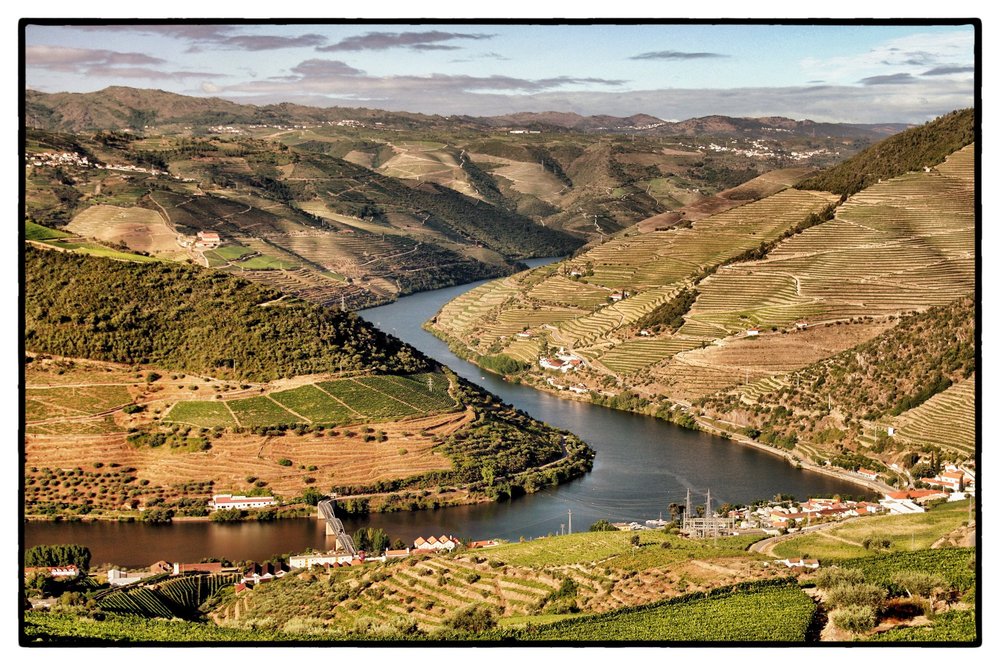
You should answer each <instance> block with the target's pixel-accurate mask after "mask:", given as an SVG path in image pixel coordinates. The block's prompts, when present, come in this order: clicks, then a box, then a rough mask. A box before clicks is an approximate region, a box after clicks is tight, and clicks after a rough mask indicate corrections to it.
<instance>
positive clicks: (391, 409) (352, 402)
mask: <svg viewBox="0 0 1000 666" xmlns="http://www.w3.org/2000/svg"><path fill="white" fill-rule="evenodd" d="M317 386H319V387H320V388H321V389H323V390H324V391H326V392H327V393H329V394H330V395H332V396H333V397H335V398H337V399H338V400H341V401H342V402H343V403H344V404H346V405H347V406H348V407H350V408H351V409H353V410H354V411H356V412H358V413H359V414H364V415H365V416H369V417H371V418H375V419H390V418H402V417H406V416H413V415H414V414H419V413H420V412H421V410H420V409H418V408H417V407H414V406H412V405H408V404H406V403H404V402H401V401H399V400H396V399H394V398H392V397H390V396H389V395H386V394H384V393H381V392H379V391H377V390H373V389H372V388H371V387H369V386H367V385H365V384H362V383H360V382H357V381H354V380H350V379H347V380H341V381H336V382H320V383H319V384H317Z"/></svg>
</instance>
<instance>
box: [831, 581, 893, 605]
mask: <svg viewBox="0 0 1000 666" xmlns="http://www.w3.org/2000/svg"><path fill="white" fill-rule="evenodd" d="M885 597H886V591H885V588H882V587H879V586H878V585H870V584H868V583H862V584H859V585H839V586H837V587H835V588H833V589H832V590H829V591H828V592H827V594H826V603H827V604H828V605H830V606H833V607H834V608H842V607H847V606H870V607H871V608H873V609H880V608H881V607H882V605H883V604H884V603H885Z"/></svg>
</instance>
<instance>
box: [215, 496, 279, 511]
mask: <svg viewBox="0 0 1000 666" xmlns="http://www.w3.org/2000/svg"><path fill="white" fill-rule="evenodd" d="M277 503H278V500H276V499H274V498H273V497H244V496H243V495H213V496H212V501H211V502H209V503H208V506H209V508H210V509H214V510H218V509H263V508H264V507H267V506H274V505H276V504H277Z"/></svg>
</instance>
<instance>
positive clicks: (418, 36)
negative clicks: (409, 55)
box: [316, 30, 496, 52]
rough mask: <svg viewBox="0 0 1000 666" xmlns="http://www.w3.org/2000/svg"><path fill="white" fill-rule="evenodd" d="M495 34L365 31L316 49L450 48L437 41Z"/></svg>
mask: <svg viewBox="0 0 1000 666" xmlns="http://www.w3.org/2000/svg"><path fill="white" fill-rule="evenodd" d="M495 36H496V35H491V34H484V33H464V32H443V31H441V30H428V31H426V32H366V33H365V34H363V35H355V36H353V37H347V38H345V39H342V40H340V41H339V42H337V43H336V44H330V45H328V46H320V47H318V48H317V49H316V50H317V51H324V52H332V51H384V50H385V49H393V48H409V49H416V50H422V51H427V50H442V46H443V48H444V49H447V50H452V49H456V48H461V47H456V46H445V45H441V44H439V42H448V41H452V40H455V39H477V40H478V39H492V38H493V37H495Z"/></svg>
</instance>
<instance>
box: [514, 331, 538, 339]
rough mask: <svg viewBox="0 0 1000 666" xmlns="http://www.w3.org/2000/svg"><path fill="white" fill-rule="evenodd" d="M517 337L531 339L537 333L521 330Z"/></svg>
mask: <svg viewBox="0 0 1000 666" xmlns="http://www.w3.org/2000/svg"><path fill="white" fill-rule="evenodd" d="M517 337H519V338H521V339H522V340H530V339H532V338H533V337H535V334H534V333H532V332H531V331H521V332H520V333H518V334H517Z"/></svg>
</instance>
